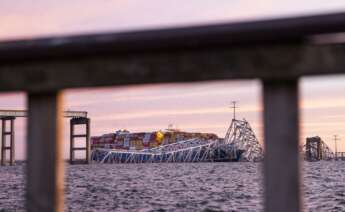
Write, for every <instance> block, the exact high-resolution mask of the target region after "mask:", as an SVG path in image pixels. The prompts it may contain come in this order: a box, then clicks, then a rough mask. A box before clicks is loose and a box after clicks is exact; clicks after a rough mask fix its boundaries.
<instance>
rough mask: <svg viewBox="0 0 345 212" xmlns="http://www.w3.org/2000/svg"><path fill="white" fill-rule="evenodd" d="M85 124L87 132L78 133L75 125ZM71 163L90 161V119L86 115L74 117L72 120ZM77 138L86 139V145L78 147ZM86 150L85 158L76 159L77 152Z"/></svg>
mask: <svg viewBox="0 0 345 212" xmlns="http://www.w3.org/2000/svg"><path fill="white" fill-rule="evenodd" d="M76 125H84V126H85V133H82V134H76V133H75V126H76ZM70 127H71V129H70V164H80V163H82V164H87V163H90V119H89V118H84V117H78V118H72V119H71V121H70ZM76 138H83V139H85V145H84V146H83V147H76V145H75V144H76V142H77V141H76ZM76 151H84V152H85V158H84V159H76V157H75V152H76Z"/></svg>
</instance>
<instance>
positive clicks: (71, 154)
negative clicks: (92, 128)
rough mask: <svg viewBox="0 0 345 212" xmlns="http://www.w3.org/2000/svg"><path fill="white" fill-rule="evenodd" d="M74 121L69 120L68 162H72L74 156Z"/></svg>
mask: <svg viewBox="0 0 345 212" xmlns="http://www.w3.org/2000/svg"><path fill="white" fill-rule="evenodd" d="M74 125H75V124H74V121H73V118H72V119H71V120H70V148H69V163H70V164H73V161H74V160H75V158H74Z"/></svg>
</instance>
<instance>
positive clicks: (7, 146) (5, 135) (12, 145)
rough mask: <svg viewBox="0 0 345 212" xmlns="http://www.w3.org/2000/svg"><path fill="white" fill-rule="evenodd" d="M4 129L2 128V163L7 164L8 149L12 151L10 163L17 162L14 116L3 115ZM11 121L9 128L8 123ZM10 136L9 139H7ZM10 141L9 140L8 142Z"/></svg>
mask: <svg viewBox="0 0 345 212" xmlns="http://www.w3.org/2000/svg"><path fill="white" fill-rule="evenodd" d="M0 119H1V123H2V130H1V165H2V166H4V165H6V155H7V151H9V153H10V161H9V164H10V165H11V166H12V165H14V164H15V143H14V120H15V119H16V118H15V117H14V116H7V117H1V118H0ZM8 122H10V125H9V129H7V123H8ZM7 138H9V140H8V139H7ZM7 141H9V142H7Z"/></svg>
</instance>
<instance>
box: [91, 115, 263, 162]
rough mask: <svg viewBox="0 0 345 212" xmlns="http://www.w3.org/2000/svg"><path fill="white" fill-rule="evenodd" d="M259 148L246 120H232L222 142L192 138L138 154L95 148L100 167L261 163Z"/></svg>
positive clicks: (93, 153) (95, 157)
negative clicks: (115, 165) (185, 163)
mask: <svg viewBox="0 0 345 212" xmlns="http://www.w3.org/2000/svg"><path fill="white" fill-rule="evenodd" d="M262 158H263V151H262V148H261V146H260V144H259V142H258V140H257V139H256V136H255V134H254V132H253V130H252V129H251V127H250V125H249V123H248V122H247V121H246V120H242V121H241V120H236V119H233V120H232V122H231V124H230V127H229V129H228V131H227V134H226V137H225V139H217V140H206V139H199V138H193V139H188V140H183V141H178V142H176V143H172V144H167V145H162V146H159V147H156V148H152V149H145V150H140V151H130V150H117V149H104V148H97V149H94V150H93V151H92V154H91V160H93V161H96V162H99V163H157V162H221V161H260V160H262Z"/></svg>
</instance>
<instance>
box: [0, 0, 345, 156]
mask: <svg viewBox="0 0 345 212" xmlns="http://www.w3.org/2000/svg"><path fill="white" fill-rule="evenodd" d="M343 10H345V2H343V1H340V0H332V1H327V3H325V1H324V0H306V1H296V0H291V1H273V0H272V1H270V0H266V1H263V0H261V1H260V0H258V1H255V2H254V1H249V0H241V1H239V0H232V1H228V0H227V1H225V0H218V1H206V0H189V1H183V2H182V1H168V0H167V1H159V0H145V1H133V0H127V1H124V0H121V1H111V0H97V1H95V0H72V1H71V0H69V1H67V0H60V1H49V0H45V1H43V0H35V1H29V0H21V1H20V2H18V1H16V2H14V1H12V0H1V1H0V40H12V39H19V38H37V37H46V36H61V35H70V34H83V33H100V32H110V31H111V32H115V31H127V30H137V29H147V28H165V27H171V26H187V25H198V24H210V23H220V22H221V23H224V22H237V21H242V20H254V19H264V18H275V17H283V16H293V15H303V14H313V13H327V12H337V11H343ZM344 80H345V76H331V77H313V78H303V79H301V81H300V88H301V89H300V94H301V95H300V108H301V120H300V121H301V138H300V140H301V142H303V141H304V139H305V137H306V136H314V135H319V136H321V137H322V138H323V140H324V141H325V142H326V143H327V144H328V145H329V146H330V147H331V148H333V147H334V142H333V141H332V136H333V135H334V134H337V135H339V137H340V139H341V140H340V141H339V142H338V150H339V151H345V95H344V94H345V83H343V82H344ZM64 94H65V95H64V102H65V109H70V110H86V111H88V112H89V116H90V117H91V120H92V123H91V134H92V135H101V134H103V133H109V132H114V131H116V130H117V129H128V130H130V131H133V132H137V131H152V130H158V129H165V128H167V126H168V125H169V124H174V125H175V126H177V127H178V128H180V129H183V130H187V131H202V132H213V133H216V134H217V135H219V136H221V137H223V136H224V134H225V133H226V130H227V128H228V126H229V125H230V120H231V117H232V110H231V109H230V108H229V106H230V102H231V101H233V100H236V101H238V106H239V108H238V111H237V117H240V118H245V119H246V120H248V121H249V122H250V124H251V126H252V127H253V129H254V131H255V133H256V135H257V137H258V139H259V140H260V142H262V140H263V135H262V117H261V115H262V114H261V112H262V106H261V103H262V101H261V84H260V82H259V81H256V80H250V81H212V82H203V83H190V84H183V83H182V84H181V83H180V84H155V85H137V86H128V87H108V88H97V89H77V90H76V89H75V90H66V91H64ZM9 108H10V109H23V108H26V96H25V94H24V93H5V94H1V95H0V109H9ZM64 122H65V126H66V128H65V130H64V147H65V157H66V158H67V156H68V155H67V154H68V147H69V146H68V145H69V143H68V133H69V132H68V120H67V119H65V121H64ZM15 127H16V157H17V158H18V159H23V158H24V157H25V145H26V139H25V135H26V120H25V119H17V120H16V125H15Z"/></svg>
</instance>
